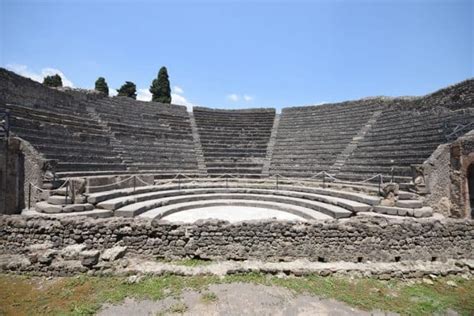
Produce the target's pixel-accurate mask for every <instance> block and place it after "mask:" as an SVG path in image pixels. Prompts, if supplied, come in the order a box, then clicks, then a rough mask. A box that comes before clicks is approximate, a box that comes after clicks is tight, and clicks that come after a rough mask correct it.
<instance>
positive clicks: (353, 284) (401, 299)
mask: <svg viewBox="0 0 474 316" xmlns="http://www.w3.org/2000/svg"><path fill="white" fill-rule="evenodd" d="M449 281H451V282H449ZM233 282H248V283H256V284H262V285H269V286H282V287H285V288H288V289H290V290H292V291H294V293H295V294H298V293H308V294H312V295H317V296H320V297H326V298H334V299H336V300H339V301H342V302H345V303H347V304H349V305H351V306H354V307H357V308H361V309H365V310H384V311H393V312H398V313H400V314H402V315H426V314H432V313H442V312H443V311H446V310H447V309H452V310H455V311H457V312H459V313H460V314H462V315H472V314H473V313H474V280H465V279H462V278H454V277H439V278H436V279H434V280H432V284H428V283H431V282H427V283H425V282H421V281H416V282H415V281H406V280H401V279H397V280H391V281H380V280H375V279H371V278H355V279H351V278H349V277H320V276H306V277H288V278H278V277H276V276H269V275H263V274H256V273H249V274H241V275H230V276H226V277H223V278H220V277H217V276H194V277H184V276H175V275H165V276H160V277H158V276H157V277H152V276H149V277H143V278H141V279H139V280H137V281H136V282H135V283H131V282H128V281H127V278H126V277H89V276H84V275H81V276H77V277H63V278H53V279H47V278H42V277H28V276H17V275H5V274H3V275H0V314H1V315H16V316H19V315H33V314H34V315H46V314H47V315H92V314H94V313H95V312H97V311H98V310H99V309H100V307H101V306H102V304H104V303H106V302H109V303H119V302H121V301H123V300H124V299H125V298H126V297H133V298H137V299H145V298H147V299H152V300H159V299H163V298H165V297H170V296H172V297H178V296H179V295H180V293H181V292H182V291H183V290H184V289H192V290H198V291H202V299H203V300H205V301H207V302H209V304H211V303H213V302H215V301H216V299H217V297H215V295H212V294H209V293H210V292H209V291H208V290H207V287H208V286H209V285H210V284H219V283H233ZM448 282H449V283H450V284H448ZM453 282H454V283H455V284H454V283H453ZM453 285H455V286H453ZM177 308H178V307H177ZM180 311H181V308H180Z"/></svg>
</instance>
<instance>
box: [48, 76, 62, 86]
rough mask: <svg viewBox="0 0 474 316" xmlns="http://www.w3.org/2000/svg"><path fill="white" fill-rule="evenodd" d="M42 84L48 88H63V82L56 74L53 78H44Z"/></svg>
mask: <svg viewBox="0 0 474 316" xmlns="http://www.w3.org/2000/svg"><path fill="white" fill-rule="evenodd" d="M43 84H44V85H45V86H48V87H55V88H56V87H62V86H63V80H62V79H61V76H59V75H58V74H55V75H53V76H46V77H44V79H43Z"/></svg>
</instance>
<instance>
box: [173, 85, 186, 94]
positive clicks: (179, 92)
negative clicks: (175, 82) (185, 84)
mask: <svg viewBox="0 0 474 316" xmlns="http://www.w3.org/2000/svg"><path fill="white" fill-rule="evenodd" d="M173 92H175V93H178V94H184V90H183V89H181V87H178V86H174V87H173Z"/></svg>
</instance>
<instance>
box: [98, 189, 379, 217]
mask: <svg viewBox="0 0 474 316" xmlns="http://www.w3.org/2000/svg"><path fill="white" fill-rule="evenodd" d="M285 187H287V186H285ZM320 192H321V191H320ZM324 192H325V191H322V192H321V193H324ZM326 192H328V191H327V190H326ZM329 192H330V193H331V194H333V195H339V196H346V197H350V198H353V199H356V198H357V194H353V195H350V194H346V195H344V194H341V193H339V192H337V191H329ZM217 193H223V194H226V193H250V194H261V195H276V196H287V197H296V198H303V199H308V200H312V201H320V202H324V203H328V204H332V205H336V206H341V207H343V208H345V209H348V210H350V211H352V212H365V211H369V210H370V209H371V208H372V207H371V206H370V205H368V204H364V203H361V202H358V201H354V200H351V199H346V198H342V197H336V196H330V195H323V194H316V193H309V192H298V191H289V190H270V189H258V188H238V187H229V188H197V189H181V190H164V191H157V192H148V193H142V194H135V195H129V196H123V197H119V198H115V199H110V200H107V201H104V202H100V203H98V204H97V205H96V207H98V208H101V209H108V210H116V209H118V208H120V207H123V206H125V205H130V204H133V203H137V202H141V201H146V200H151V199H157V198H165V197H173V196H183V195H193V194H217ZM338 193H339V194H338ZM360 196H361V195H359V198H361V197H360ZM374 200H376V201H377V202H378V199H374ZM374 202H375V201H374Z"/></svg>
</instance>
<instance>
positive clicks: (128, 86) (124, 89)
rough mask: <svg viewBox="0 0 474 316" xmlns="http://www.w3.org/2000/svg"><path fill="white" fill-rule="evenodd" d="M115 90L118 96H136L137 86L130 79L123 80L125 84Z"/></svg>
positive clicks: (134, 97) (133, 97)
mask: <svg viewBox="0 0 474 316" xmlns="http://www.w3.org/2000/svg"><path fill="white" fill-rule="evenodd" d="M117 92H118V96H119V97H129V98H132V99H136V98H137V86H136V85H135V84H134V83H133V82H131V81H125V84H124V85H123V86H121V87H120V89H118V90H117Z"/></svg>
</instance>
